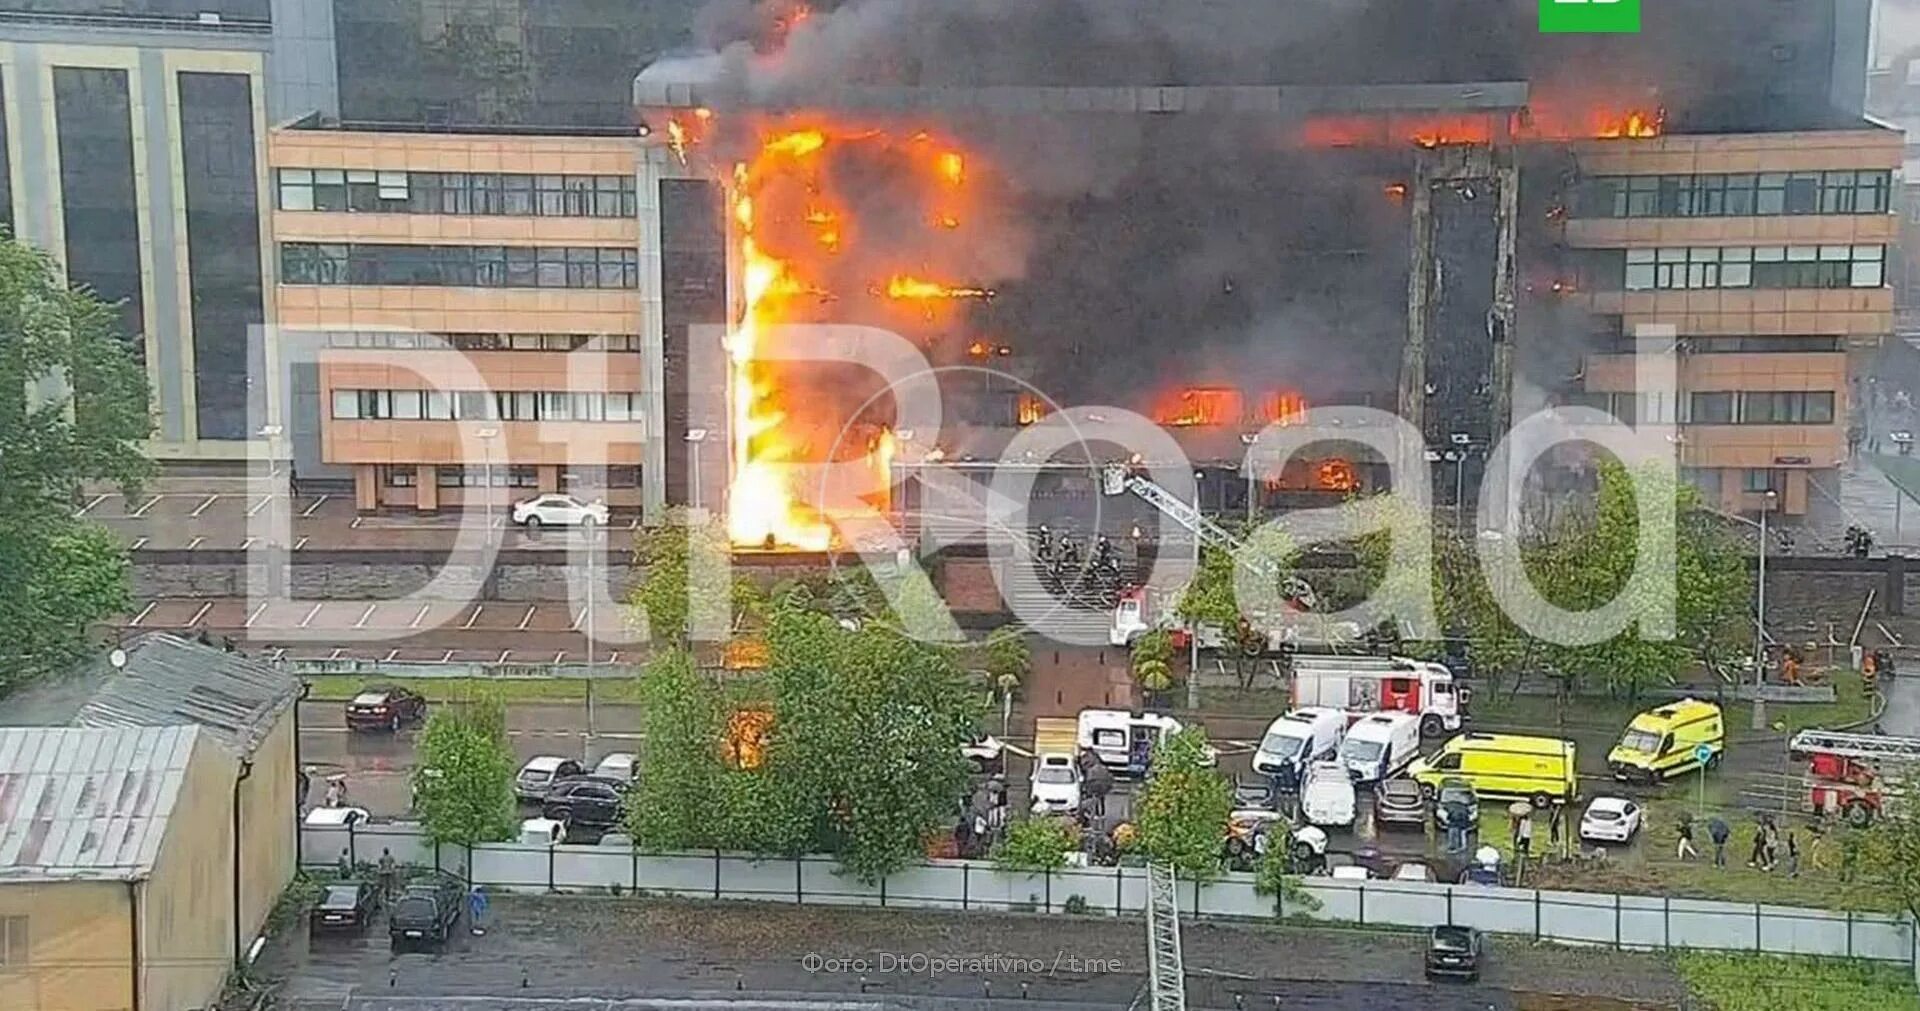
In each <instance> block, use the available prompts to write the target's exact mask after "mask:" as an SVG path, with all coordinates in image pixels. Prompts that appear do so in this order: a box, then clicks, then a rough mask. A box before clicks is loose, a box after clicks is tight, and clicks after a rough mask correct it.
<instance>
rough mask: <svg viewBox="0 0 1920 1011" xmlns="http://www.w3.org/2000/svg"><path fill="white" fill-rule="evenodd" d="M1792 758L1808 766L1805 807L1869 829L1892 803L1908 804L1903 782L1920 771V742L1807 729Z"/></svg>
mask: <svg viewBox="0 0 1920 1011" xmlns="http://www.w3.org/2000/svg"><path fill="white" fill-rule="evenodd" d="M1787 752H1788V754H1790V755H1792V756H1794V757H1795V758H1799V759H1804V760H1806V762H1807V781H1806V788H1807V794H1806V797H1805V799H1804V802H1803V804H1802V808H1803V809H1804V810H1806V811H1808V812H1810V813H1812V814H1816V815H1837V816H1839V817H1843V818H1845V819H1846V820H1847V822H1848V823H1849V824H1851V825H1853V826H1855V827H1856V828H1864V827H1866V826H1867V825H1869V824H1871V823H1872V822H1873V820H1874V818H1876V817H1878V816H1879V815H1880V814H1881V813H1882V812H1883V811H1884V810H1885V809H1886V807H1887V805H1888V804H1889V803H1898V802H1902V801H1905V800H1906V799H1907V798H1906V796H1905V795H1906V794H1907V791H1908V789H1909V787H1908V784H1907V783H1906V782H1904V780H1905V779H1906V778H1907V777H1909V776H1910V775H1911V774H1912V772H1913V770H1914V769H1915V768H1916V767H1920V740H1915V739H1913V738H1911V737H1886V736H1883V735H1880V734H1849V733H1843V732H1840V731H1833V730H1802V731H1801V732H1799V733H1797V734H1795V735H1793V738H1792V740H1790V741H1788V742H1787Z"/></svg>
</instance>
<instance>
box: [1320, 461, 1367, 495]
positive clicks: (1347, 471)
mask: <svg viewBox="0 0 1920 1011" xmlns="http://www.w3.org/2000/svg"><path fill="white" fill-rule="evenodd" d="M1314 477H1315V479H1316V480H1317V481H1318V482H1319V485H1320V487H1321V488H1324V489H1326V490H1327V491H1352V490H1354V489H1355V488H1358V487H1360V479H1359V478H1358V477H1357V476H1356V475H1355V474H1354V472H1353V464H1351V463H1348V462H1347V461H1345V460H1342V459H1339V458H1337V457H1336V458H1334V459H1331V460H1322V461H1321V462H1320V466H1319V468H1318V469H1317V470H1316V472H1315V474H1314Z"/></svg>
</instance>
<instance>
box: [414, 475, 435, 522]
mask: <svg viewBox="0 0 1920 1011" xmlns="http://www.w3.org/2000/svg"><path fill="white" fill-rule="evenodd" d="M413 507H414V508H415V509H418V510H419V511H421V512H423V513H431V512H438V511H440V468H438V467H436V466H434V465H433V464H430V463H422V464H418V465H416V466H415V467H414V468H413Z"/></svg>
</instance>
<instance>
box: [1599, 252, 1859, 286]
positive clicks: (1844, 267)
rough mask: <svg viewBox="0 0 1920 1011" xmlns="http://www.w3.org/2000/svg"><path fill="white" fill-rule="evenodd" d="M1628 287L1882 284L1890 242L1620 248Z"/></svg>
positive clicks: (1622, 279)
mask: <svg viewBox="0 0 1920 1011" xmlns="http://www.w3.org/2000/svg"><path fill="white" fill-rule="evenodd" d="M1618 252H1620V253H1622V254H1623V255H1622V256H1621V257H1620V259H1619V262H1620V264H1621V284H1620V287H1622V288H1624V289H1626V290H1627V291H1652V290H1667V289H1694V288H1878V287H1881V286H1882V285H1884V284H1885V283H1886V274H1887V270H1886V258H1887V247H1885V246H1695V247H1692V248H1687V247H1674V248H1665V249H1628V250H1622V251H1618Z"/></svg>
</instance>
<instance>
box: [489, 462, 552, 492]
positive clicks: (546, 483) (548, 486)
mask: <svg viewBox="0 0 1920 1011" xmlns="http://www.w3.org/2000/svg"><path fill="white" fill-rule="evenodd" d="M538 473H539V475H540V493H541V494H542V495H544V494H546V493H548V492H555V491H559V490H560V465H559V464H557V463H543V464H541V465H540V468H539V471H538ZM488 491H492V489H491V488H489V489H488Z"/></svg>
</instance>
